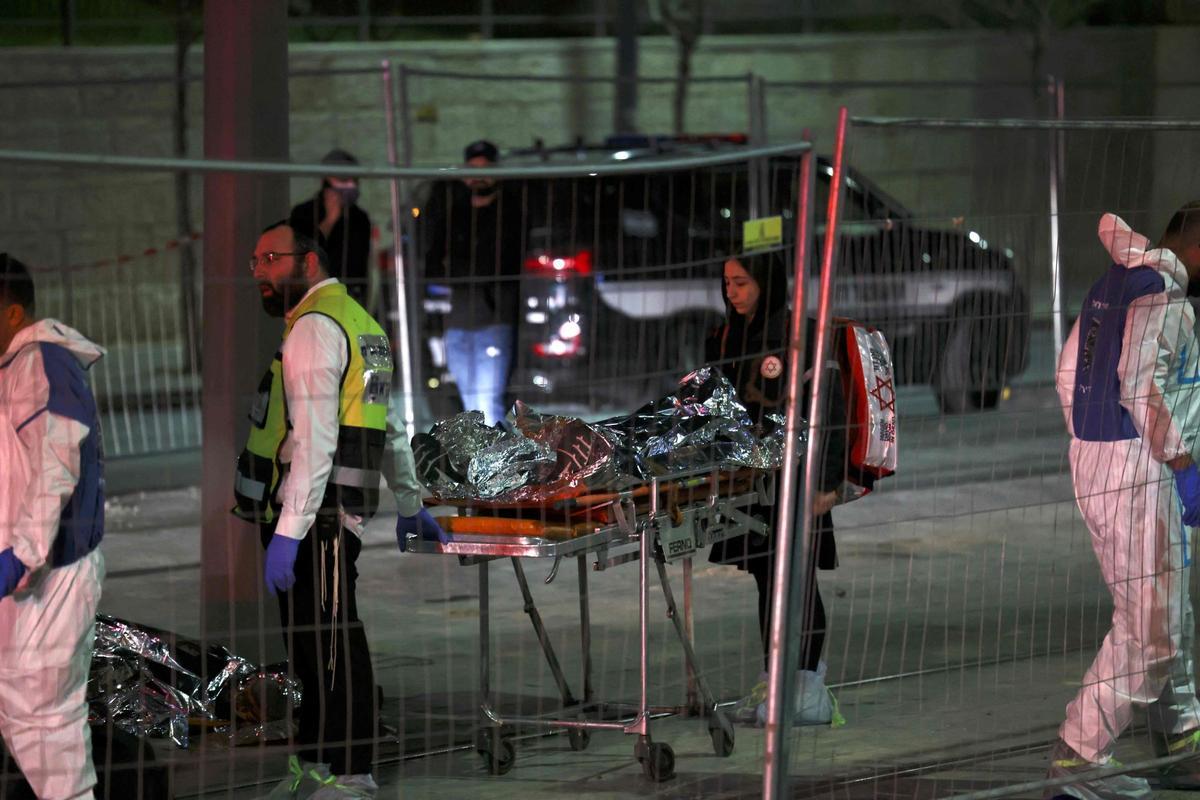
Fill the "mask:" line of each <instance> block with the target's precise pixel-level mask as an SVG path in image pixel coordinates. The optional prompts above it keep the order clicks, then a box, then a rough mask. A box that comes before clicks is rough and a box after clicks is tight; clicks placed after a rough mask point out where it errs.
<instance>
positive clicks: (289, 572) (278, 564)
mask: <svg viewBox="0 0 1200 800" xmlns="http://www.w3.org/2000/svg"><path fill="white" fill-rule="evenodd" d="M299 549H300V540H299V539H292V538H291V537H288V536H282V535H280V534H278V533H277V534H275V535H274V536H272V537H271V543H270V544H269V545H267V566H266V569H265V570H264V572H265V573H266V578H267V591H268V592H270V593H271V594H275V593H276V592H286V591H287V590H288V589H291V588H292V586H294V585H295V583H296V572H295V566H296V551H297V550H299Z"/></svg>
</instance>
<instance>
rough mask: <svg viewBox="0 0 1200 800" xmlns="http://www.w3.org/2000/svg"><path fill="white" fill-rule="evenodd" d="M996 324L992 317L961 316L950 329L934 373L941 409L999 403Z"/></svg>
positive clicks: (962, 409) (1001, 380) (958, 410)
mask: <svg viewBox="0 0 1200 800" xmlns="http://www.w3.org/2000/svg"><path fill="white" fill-rule="evenodd" d="M998 328H999V326H998V325H997V324H996V323H995V321H994V319H989V318H988V317H975V318H966V319H960V320H958V321H957V322H955V323H954V325H953V327H952V328H951V329H950V334H949V336H948V337H947V338H946V347H945V349H944V350H943V351H942V354H941V357H940V359H939V360H938V367H937V372H936V373H935V376H934V391H935V392H936V393H937V398H938V404H939V405H940V406H941V409H942V411H943V412H945V413H947V414H963V413H967V412H970V411H980V410H984V409H990V408H995V407H996V406H997V405H998V404H999V402H1000V394H1001V392H1002V390H1003V388H1004V385H1003V384H1004V378H1003V375H1002V374H1001V372H1002V370H1001V368H1000V364H1001V361H1002V359H1001V358H1000V355H1002V352H1003V350H1002V348H1001V347H1000V346H999V345H1000V344H1001V343H1000V342H999V341H998V339H999V333H1000V332H999V330H998Z"/></svg>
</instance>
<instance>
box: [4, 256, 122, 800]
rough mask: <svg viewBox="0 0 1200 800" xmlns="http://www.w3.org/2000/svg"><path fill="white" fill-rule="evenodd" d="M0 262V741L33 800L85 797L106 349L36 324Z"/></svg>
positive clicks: (26, 282) (10, 271) (26, 289)
mask: <svg viewBox="0 0 1200 800" xmlns="http://www.w3.org/2000/svg"><path fill="white" fill-rule="evenodd" d="M34 312H35V304H34V288H33V281H32V280H31V279H30V275H29V272H28V270H27V269H26V268H25V267H24V265H22V264H21V263H20V262H19V261H17V260H16V259H14V258H11V257H9V256H8V255H7V254H0V354H2V355H0V459H2V460H3V461H2V463H3V469H2V470H0V733H2V734H3V736H4V742H5V744H6V745H7V747H8V750H9V752H10V753H11V754H12V757H13V759H14V760H15V761H16V763H17V766H18V767H20V769H21V772H22V773H24V775H25V779H26V780H27V781H28V782H29V784H30V786H31V787H32V788H33V790H34V792H35V793H36V794H37V796H38V797H39V798H41V800H67V799H68V798H77V797H91V796H92V787H93V786H94V785H95V783H96V773H95V770H94V768H93V766H92V757H91V736H90V733H89V731H88V726H87V701H86V698H85V690H86V688H87V677H88V668H89V666H90V664H91V657H92V638H93V634H94V625H95V617H96V607H97V605H98V603H99V601H100V583H101V581H102V580H103V577H104V559H103V557H102V556H101V555H100V550H99V548H98V545H99V544H100V539H101V537H102V536H103V534H104V478H103V452H102V447H101V441H100V424H99V418H98V415H97V412H96V402H95V399H94V397H93V396H92V392H91V390H90V388H89V387H88V381H87V376H86V374H85V370H86V369H87V368H88V367H89V366H91V365H92V364H93V363H95V362H96V361H97V360H98V359H99V358H100V357H101V356H102V355H103V354H104V351H103V350H102V349H101V348H100V347H98V346H97V345H95V344H93V343H92V342H90V341H88V340H87V339H85V338H84V337H83V336H82V335H80V334H79V333H78V332H76V331H74V330H72V329H71V328H69V327H67V326H66V325H63V324H62V323H60V322H57V321H55V320H50V319H46V320H40V321H39V320H37V319H36V317H35V316H34Z"/></svg>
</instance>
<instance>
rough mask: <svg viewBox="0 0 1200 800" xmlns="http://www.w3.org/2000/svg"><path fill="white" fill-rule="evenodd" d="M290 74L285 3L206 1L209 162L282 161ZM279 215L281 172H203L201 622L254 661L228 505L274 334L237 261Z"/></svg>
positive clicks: (252, 581) (254, 559)
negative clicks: (249, 415) (237, 462)
mask: <svg viewBox="0 0 1200 800" xmlns="http://www.w3.org/2000/svg"><path fill="white" fill-rule="evenodd" d="M287 71H288V65H287V0H254V2H252V3H247V2H245V0H206V2H205V4H204V156H205V157H206V158H221V159H254V160H280V159H282V160H286V159H287V158H288V156H289V153H288V79H287ZM287 212H288V179H287V177H286V176H258V175H252V174H244V173H231V174H206V175H205V177H204V294H203V298H204V300H203V311H202V314H201V324H202V331H203V334H202V338H201V342H202V348H203V349H202V351H201V355H202V358H203V380H204V386H203V408H202V419H203V431H204V437H203V458H202V470H203V473H202V479H201V480H202V483H201V492H202V504H201V514H202V521H201V524H202V528H201V536H200V560H201V596H202V604H201V630H202V631H203V636H204V638H205V640H206V641H209V642H211V643H214V644H225V645H228V646H230V647H232V648H233V649H234V652H236V653H238V654H239V655H242V656H244V657H246V658H248V659H250V660H251V661H257V662H258V663H260V664H261V663H264V658H263V656H264V655H267V653H270V654H271V655H276V654H279V653H281V652H282V650H281V645H280V643H279V636H278V634H277V633H276V631H277V629H278V627H279V617H278V612H277V611H276V609H275V604H274V603H273V602H270V603H266V604H263V603H262V594H263V590H262V583H263V581H262V572H261V567H260V565H261V562H262V548H261V545H260V544H259V539H258V531H257V529H256V528H255V527H254V526H252V525H249V524H247V523H245V522H242V521H240V520H238V519H236V518H234V517H233V516H232V515H231V514H230V513H229V509H230V508H232V506H233V475H234V463H235V461H236V459H237V454H238V452H239V451H240V450H241V447H242V444H243V443H244V442H245V437H246V432H247V429H248V426H249V422H248V420H247V412H248V410H249V407H250V401H251V398H252V393H253V392H254V389H255V388H256V387H257V385H258V381H259V378H260V377H261V374H262V371H263V370H264V369H265V368H266V366H267V364H268V361H269V359H270V357H271V354H272V353H273V352H274V351H275V349H276V348H277V347H278V344H279V336H280V332H281V326H280V325H279V323H278V321H276V320H271V319H269V318H267V317H266V316H265V315H264V314H263V312H262V308H261V306H260V304H259V299H258V292H257V291H256V290H255V286H254V282H253V280H252V278H251V276H250V273H249V270H248V269H247V267H246V260H247V258H248V257H249V256H250V255H251V253H252V252H253V250H254V243H255V241H256V239H257V238H258V234H259V231H261V230H262V228H263V227H265V226H266V225H268V224H270V223H271V222H274V221H275V220H278V219H280V218H281V217H284V216H287ZM268 599H269V598H268ZM264 630H265V631H266V634H265V635H264ZM268 648H269V649H268ZM264 649H268V650H267V652H266V653H265V652H264ZM272 660H273V659H272Z"/></svg>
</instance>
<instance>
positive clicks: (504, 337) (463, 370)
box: [446, 325, 513, 425]
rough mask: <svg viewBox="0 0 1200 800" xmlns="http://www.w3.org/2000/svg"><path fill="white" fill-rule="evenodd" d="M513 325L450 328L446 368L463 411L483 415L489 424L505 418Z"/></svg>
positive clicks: (448, 329)
mask: <svg viewBox="0 0 1200 800" xmlns="http://www.w3.org/2000/svg"><path fill="white" fill-rule="evenodd" d="M512 342H513V326H512V325H488V326H487V327H485V328H471V329H466V328H447V329H446V366H447V367H449V368H450V374H451V375H453V376H454V382H455V383H456V384H458V396H459V397H461V398H462V403H463V408H465V409H467V410H468V411H473V410H478V411H482V412H483V417H484V419H485V420H486V421H487V424H488V425H495V424H496V423H497V422H500V421H501V420H503V419H504V413H505V411H506V410H507V409H505V407H504V388H505V383H506V382H507V381H508V368H509V365H510V364H512V348H513V344H512Z"/></svg>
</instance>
